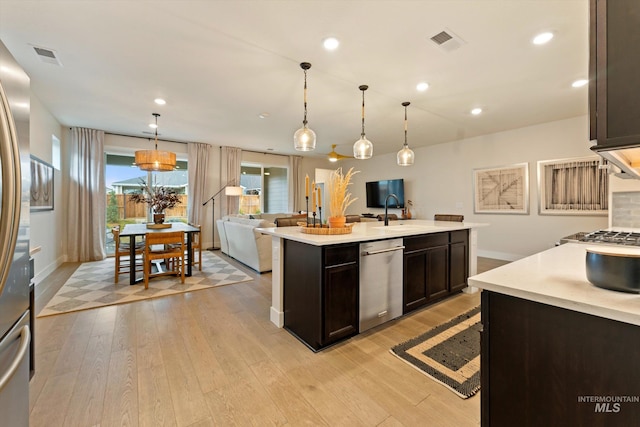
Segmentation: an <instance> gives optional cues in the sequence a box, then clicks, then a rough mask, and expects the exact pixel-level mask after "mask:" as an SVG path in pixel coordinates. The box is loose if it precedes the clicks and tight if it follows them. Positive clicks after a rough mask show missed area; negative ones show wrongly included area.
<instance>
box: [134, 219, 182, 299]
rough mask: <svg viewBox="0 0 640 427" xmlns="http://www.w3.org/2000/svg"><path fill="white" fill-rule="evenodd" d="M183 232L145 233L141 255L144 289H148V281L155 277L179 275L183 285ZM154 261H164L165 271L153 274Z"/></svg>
mask: <svg viewBox="0 0 640 427" xmlns="http://www.w3.org/2000/svg"><path fill="white" fill-rule="evenodd" d="M185 246H186V245H185V243H184V232H182V231H172V232H167V233H158V232H156V233H147V234H146V235H145V246H144V252H143V254H142V260H143V263H144V288H145V289H149V279H150V278H152V277H157V276H166V275H178V274H179V275H180V279H181V282H182V283H184V267H185V262H184V258H185V255H184V251H185ZM155 260H164V262H165V266H166V268H167V269H166V270H164V271H158V272H156V273H153V272H152V271H151V264H152V263H153V261H155Z"/></svg>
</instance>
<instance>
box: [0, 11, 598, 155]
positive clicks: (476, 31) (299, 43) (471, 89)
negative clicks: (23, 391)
mask: <svg viewBox="0 0 640 427" xmlns="http://www.w3.org/2000/svg"><path fill="white" fill-rule="evenodd" d="M588 9H589V8H588V0H534V1H526V0H502V1H501V0H444V1H430V0H422V1H417V0H390V1H371V0H364V1H355V0H338V1H320V0H318V1H311V0H310V1H294V0H291V1H271V0H249V1H242V0H218V1H211V0H209V1H154V2H151V1H134V0H130V1H99V0H94V1H83V2H80V1H56V0H52V1H29V0H17V1H14V0H0V39H1V40H2V41H3V42H4V44H5V45H6V46H7V47H8V48H9V50H10V51H11V52H12V54H13V55H14V56H15V57H16V59H17V60H18V62H19V63H20V64H21V65H22V66H23V67H24V68H25V70H26V71H27V73H28V74H29V75H30V77H31V87H32V90H33V92H34V93H35V94H36V96H37V97H38V98H39V99H40V101H41V102H42V103H43V104H44V105H45V107H46V108H47V109H48V110H49V111H50V112H51V113H52V114H53V115H54V116H55V118H56V119H57V120H58V121H59V122H60V123H61V124H63V125H65V126H79V127H88V128H95V129H102V130H105V131H107V132H111V133H118V134H125V135H132V136H145V137H146V136H148V135H149V134H148V132H150V131H151V132H152V130H151V129H150V128H149V127H148V124H149V123H151V122H153V117H152V113H154V112H157V113H160V114H161V117H160V118H159V120H158V123H159V128H158V131H159V133H160V138H161V139H167V140H175V141H186V142H206V143H210V144H214V145H227V146H236V147H241V148H243V149H247V150H254V151H261V152H267V151H269V152H271V151H272V152H274V153H280V154H294V153H298V154H303V155H311V156H320V155H323V154H326V153H329V152H330V151H331V145H332V144H336V145H337V147H336V151H337V152H339V153H341V154H351V153H352V146H353V143H354V142H355V141H356V140H357V139H359V137H360V131H361V117H360V114H361V102H362V93H361V92H360V91H359V89H358V86H360V85H362V84H367V85H369V89H368V90H367V91H366V93H365V101H366V102H365V103H366V108H365V111H366V121H365V125H366V135H367V138H368V139H369V140H371V141H372V142H373V144H374V156H375V155H376V154H383V153H392V152H396V151H398V150H399V149H400V148H401V146H402V143H403V138H404V127H403V119H404V108H403V107H402V105H401V104H402V102H403V101H410V102H411V105H410V106H409V107H408V113H407V114H408V120H409V124H408V141H409V146H410V147H412V148H416V147H420V146H426V145H431V144H438V143H443V142H448V141H453V140H458V139H462V138H469V137H474V136H478V135H485V134H490V133H494V132H499V131H502V130H507V129H514V128H519V127H523V126H528V125H533V124H537V123H543V122H549V121H554V120H560V119H565V118H569V117H575V116H579V115H584V114H587V87H586V86H584V87H582V88H573V87H571V83H572V82H573V81H574V80H576V79H579V78H587V77H588V76H587V73H588V18H589V16H588V13H589V10H588ZM443 30H445V31H447V32H449V33H451V34H452V35H455V36H457V37H458V38H459V39H461V40H462V42H461V44H460V46H459V47H458V48H457V49H445V48H443V46H446V44H445V45H443V46H438V45H437V44H435V43H434V42H433V41H431V40H430V38H431V37H432V36H434V35H436V34H438V33H440V32H441V31H443ZM541 31H552V32H553V33H554V34H555V37H554V39H553V40H552V41H551V42H550V43H548V44H546V45H543V46H536V45H533V44H532V43H531V40H532V38H533V36H534V35H536V34H537V33H539V32H541ZM327 36H335V37H337V38H339V40H340V41H341V44H340V46H339V47H338V49H337V50H335V51H327V50H325V49H324V48H323V47H322V40H323V39H324V38H325V37H327ZM33 46H37V47H42V48H46V49H50V50H53V51H55V54H56V56H57V58H58V59H59V61H60V62H61V64H62V66H59V65H53V64H50V63H46V62H43V61H42V60H41V59H40V58H39V56H38V55H36V53H35V50H34V49H33ZM303 61H307V62H310V63H311V64H312V67H311V69H310V70H309V71H308V77H307V81H308V120H309V127H310V128H311V129H313V130H314V131H315V132H316V134H317V141H318V142H317V147H316V150H315V151H313V152H308V153H300V152H296V151H295V150H294V149H293V133H294V132H295V131H296V129H298V128H299V127H301V122H302V118H303V117H302V116H303V80H304V74H303V71H302V69H301V68H300V65H299V64H300V62H303ZM421 81H426V82H428V83H429V85H430V87H429V89H428V90H427V91H425V92H418V91H417V90H416V84H417V83H419V82H421ZM158 97H160V98H164V99H166V101H167V104H166V105H164V106H157V105H156V104H154V102H153V100H154V99H155V98H158ZM474 107H481V108H483V109H484V112H483V113H482V114H481V115H478V116H473V115H471V114H470V110H471V108H474ZM262 113H267V114H268V115H269V116H268V117H267V118H260V117H259V115H260V114H262Z"/></svg>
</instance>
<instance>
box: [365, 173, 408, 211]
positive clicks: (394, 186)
mask: <svg viewBox="0 0 640 427" xmlns="http://www.w3.org/2000/svg"><path fill="white" fill-rule="evenodd" d="M389 194H395V195H396V196H397V197H398V201H399V202H400V203H396V200H395V199H394V198H393V197H391V198H390V199H389V207H390V208H404V179H402V178H400V179H385V180H382V181H371V182H367V207H368V208H384V200H385V199H386V198H387V196H388V195H389Z"/></svg>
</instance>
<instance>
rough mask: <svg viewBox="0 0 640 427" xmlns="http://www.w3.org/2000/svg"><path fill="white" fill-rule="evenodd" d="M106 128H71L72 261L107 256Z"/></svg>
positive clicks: (69, 218)
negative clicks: (105, 247) (103, 129)
mask: <svg viewBox="0 0 640 427" xmlns="http://www.w3.org/2000/svg"><path fill="white" fill-rule="evenodd" d="M106 197H107V195H106V188H105V180H104V131H101V130H94V129H84V128H72V129H71V144H70V146H69V205H68V206H67V210H68V216H67V257H68V261H71V262H85V261H97V260H101V259H104V258H105V257H106V254H105V249H104V245H105V235H106V233H105V231H106V218H105V215H106V211H105V209H106Z"/></svg>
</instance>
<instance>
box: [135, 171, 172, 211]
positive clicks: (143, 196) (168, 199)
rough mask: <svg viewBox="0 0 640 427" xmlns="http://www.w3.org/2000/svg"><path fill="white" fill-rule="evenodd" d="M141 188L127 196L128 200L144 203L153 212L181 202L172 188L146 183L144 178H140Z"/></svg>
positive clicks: (169, 207)
mask: <svg viewBox="0 0 640 427" xmlns="http://www.w3.org/2000/svg"><path fill="white" fill-rule="evenodd" d="M140 184H141V188H142V190H141V191H140V192H138V193H133V194H131V195H130V196H129V200H131V201H132V202H135V203H146V204H148V205H149V207H151V209H153V212H155V213H163V212H164V211H165V209H171V208H173V207H174V206H175V205H177V204H179V203H182V202H181V201H180V197H179V196H178V194H176V192H175V191H174V190H171V189H168V188H166V187H164V186H162V185H153V186H151V185H148V184H147V183H146V181H145V180H143V179H141V180H140Z"/></svg>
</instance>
